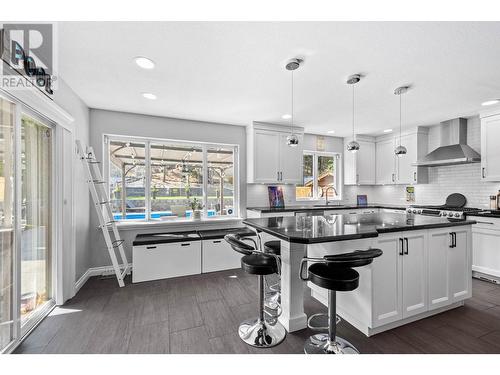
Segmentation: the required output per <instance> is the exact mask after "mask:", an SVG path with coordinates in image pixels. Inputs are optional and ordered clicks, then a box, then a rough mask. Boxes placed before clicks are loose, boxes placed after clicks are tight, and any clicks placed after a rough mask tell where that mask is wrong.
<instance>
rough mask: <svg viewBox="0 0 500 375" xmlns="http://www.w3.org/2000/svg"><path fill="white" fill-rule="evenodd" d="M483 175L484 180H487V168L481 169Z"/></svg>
mask: <svg viewBox="0 0 500 375" xmlns="http://www.w3.org/2000/svg"><path fill="white" fill-rule="evenodd" d="M481 174H482V176H483V178H486V168H485V167H483V168H482V169H481Z"/></svg>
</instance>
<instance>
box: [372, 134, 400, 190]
mask: <svg viewBox="0 0 500 375" xmlns="http://www.w3.org/2000/svg"><path fill="white" fill-rule="evenodd" d="M375 150H376V165H377V166H376V174H375V177H376V183H377V185H387V184H393V183H395V179H396V173H395V161H396V160H395V157H396V156H395V155H394V141H393V139H392V138H391V139H387V140H384V141H380V142H377V143H376V145H375Z"/></svg>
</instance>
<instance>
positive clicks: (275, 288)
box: [264, 240, 281, 318]
mask: <svg viewBox="0 0 500 375" xmlns="http://www.w3.org/2000/svg"><path fill="white" fill-rule="evenodd" d="M264 253H266V254H273V255H275V256H276V257H278V258H279V259H281V241H280V240H273V241H267V242H265V243H264ZM274 276H275V277H274V278H273V280H272V281H271V282H270V283H269V282H268V279H267V278H266V285H267V288H266V290H268V292H267V293H266V299H265V305H266V307H267V308H268V310H269V311H274V316H275V318H278V316H279V315H280V314H281V277H280V275H279V274H276V275H274Z"/></svg>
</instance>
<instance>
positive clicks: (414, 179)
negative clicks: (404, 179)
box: [413, 172, 417, 182]
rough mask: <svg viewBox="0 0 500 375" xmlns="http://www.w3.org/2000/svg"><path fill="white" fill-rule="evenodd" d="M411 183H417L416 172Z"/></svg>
mask: <svg viewBox="0 0 500 375" xmlns="http://www.w3.org/2000/svg"><path fill="white" fill-rule="evenodd" d="M413 182H417V172H413Z"/></svg>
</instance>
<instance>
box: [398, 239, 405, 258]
mask: <svg viewBox="0 0 500 375" xmlns="http://www.w3.org/2000/svg"><path fill="white" fill-rule="evenodd" d="M403 247H404V242H403V239H402V238H400V239H399V255H403Z"/></svg>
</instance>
